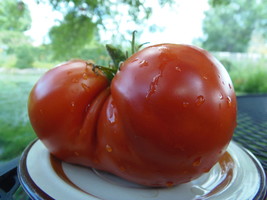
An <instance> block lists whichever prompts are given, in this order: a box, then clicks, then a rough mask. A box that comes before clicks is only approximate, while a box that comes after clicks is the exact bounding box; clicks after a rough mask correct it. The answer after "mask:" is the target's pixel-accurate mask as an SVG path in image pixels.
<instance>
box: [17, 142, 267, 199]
mask: <svg viewBox="0 0 267 200" xmlns="http://www.w3.org/2000/svg"><path fill="white" fill-rule="evenodd" d="M18 175H19V180H20V182H21V184H22V187H23V188H24V190H25V191H26V192H27V193H28V194H29V196H30V197H31V198H33V199H64V200H73V199H82V200H99V199H101V200H137V199H138V200H166V199H168V200H193V199H195V200H201V199H208V200H225V199H228V200H231V199H233V200H244V199H254V200H256V199H263V197H264V196H265V194H266V190H267V189H266V188H267V186H266V177H265V173H264V170H263V168H262V166H261V164H260V163H259V161H258V160H257V159H256V158H255V157H254V156H253V155H252V154H251V153H250V152H249V151H247V150H246V149H244V148H242V147H240V146H239V145H237V144H236V143H234V142H231V143H230V145H229V147H228V149H227V152H226V153H225V154H224V156H223V157H222V158H221V159H220V161H219V162H218V163H217V164H216V165H215V166H214V167H213V168H212V169H211V170H210V171H209V172H208V173H206V174H203V175H202V176H201V177H200V178H198V179H196V180H193V181H191V182H189V183H186V184H181V185H178V186H174V187H170V188H151V187H144V186H141V185H137V184H134V183H131V182H128V181H126V180H123V179H121V178H119V177H117V176H114V175H112V174H109V173H106V172H103V171H98V170H95V169H92V168H86V167H81V166H77V165H72V164H68V163H65V162H62V161H60V160H58V159H56V158H55V157H53V156H52V155H50V153H49V152H48V150H47V149H46V147H45V146H44V145H43V143H42V142H41V141H40V140H36V141H34V142H33V143H32V144H30V145H29V146H28V147H27V148H26V149H25V151H24V153H23V155H22V158H21V161H20V165H19V168H18Z"/></svg>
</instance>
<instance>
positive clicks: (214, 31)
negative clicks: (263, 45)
mask: <svg viewBox="0 0 267 200" xmlns="http://www.w3.org/2000/svg"><path fill="white" fill-rule="evenodd" d="M209 2H210V4H211V5H212V7H211V8H210V9H209V10H208V11H207V12H206V17H205V19H204V22H203V31H204V33H205V37H204V38H202V46H203V48H205V49H207V50H209V51H230V52H245V51H246V50H247V48H248V45H249V42H250V40H251V36H252V33H253V32H255V31H258V30H260V29H263V30H265V32H266V26H262V25H260V24H261V23H263V22H265V23H266V20H265V18H266V17H265V16H266V13H263V7H266V6H267V4H266V1H263V0H259V1H247V0H235V1H233V0H227V1H221V0H210V1H209ZM265 10H266V9H265ZM265 12H266V11H265Z"/></svg>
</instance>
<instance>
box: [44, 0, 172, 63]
mask: <svg viewBox="0 0 267 200" xmlns="http://www.w3.org/2000/svg"><path fill="white" fill-rule="evenodd" d="M158 2H159V4H160V5H161V6H163V5H165V4H167V3H169V4H171V3H172V2H174V1H173V0H159V1H158ZM50 3H51V4H52V5H53V7H54V9H56V10H59V11H61V12H62V13H63V14H64V16H65V17H64V19H63V20H62V21H60V24H59V25H58V26H55V27H53V28H52V29H51V31H50V34H49V35H50V39H51V42H52V50H53V52H54V54H55V58H56V59H67V58H68V59H69V58H71V57H78V56H79V55H80V53H81V49H82V48H85V47H86V46H87V45H88V44H89V43H90V41H92V39H95V40H99V39H98V38H99V34H98V30H99V29H100V28H101V29H103V30H105V31H108V30H110V29H113V30H116V29H117V28H118V27H119V26H120V25H121V24H120V21H119V20H118V19H119V18H120V17H122V16H123V15H122V13H124V14H125V13H126V12H125V11H127V13H128V16H129V17H130V18H129V20H131V22H132V21H134V22H135V23H136V24H142V23H144V21H145V20H146V19H148V18H149V16H150V15H151V12H152V8H151V7H146V6H145V1H144V0H135V1H132V0H119V1H113V0H50ZM155 3H156V2H155ZM128 16H127V17H128ZM110 27H113V28H110ZM114 27H115V28H114ZM132 31H133V30H132ZM117 35H120V33H119V32H118V33H117ZM122 38H123V37H122Z"/></svg>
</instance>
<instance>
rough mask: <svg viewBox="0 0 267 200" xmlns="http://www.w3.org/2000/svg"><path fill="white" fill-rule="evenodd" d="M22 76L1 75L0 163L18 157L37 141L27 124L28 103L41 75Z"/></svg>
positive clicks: (22, 74) (20, 74) (4, 73)
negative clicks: (31, 91) (32, 89)
mask: <svg viewBox="0 0 267 200" xmlns="http://www.w3.org/2000/svg"><path fill="white" fill-rule="evenodd" d="M22 72H23V71H22ZM22 72H21V73H11V72H9V73H7V72H5V71H1V73H0V111H1V112H0V125H1V128H0V160H6V159H10V158H13V157H16V156H18V155H20V154H21V152H22V151H23V149H24V148H25V147H26V146H27V145H28V144H29V142H31V141H32V140H33V139H34V138H35V137H36V136H35V134H34V132H33V130H32V128H31V126H30V123H29V120H28V114H27V99H28V95H29V91H30V90H31V88H32V87H33V84H34V83H35V81H36V80H37V78H38V77H39V76H40V74H29V73H27V74H24V73H22Z"/></svg>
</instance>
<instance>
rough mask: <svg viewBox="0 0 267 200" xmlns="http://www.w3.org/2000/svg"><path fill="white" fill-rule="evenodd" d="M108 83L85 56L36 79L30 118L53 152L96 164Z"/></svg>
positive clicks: (64, 158)
mask: <svg viewBox="0 0 267 200" xmlns="http://www.w3.org/2000/svg"><path fill="white" fill-rule="evenodd" d="M108 85H109V83H108V81H107V79H106V78H105V77H104V76H103V75H101V74H98V75H97V74H95V73H94V72H93V71H92V66H90V65H88V64H87V63H86V61H83V60H72V61H69V62H67V63H64V64H62V65H60V66H58V67H55V68H53V69H52V70H49V71H48V72H47V73H46V74H45V75H44V76H43V77H42V78H41V79H40V80H39V81H38V82H37V83H36V85H35V86H34V88H33V89H32V91H31V93H30V95H29V101H28V113H29V118H30V121H31V124H32V127H33V128H34V130H35V132H36V134H37V136H38V137H39V138H40V139H41V140H42V142H43V143H44V144H45V145H46V146H47V148H48V149H49V151H50V152H51V153H52V154H54V155H56V156H57V157H58V158H60V159H62V160H65V161H70V162H72V161H73V160H74V162H75V163H78V164H80V163H82V164H83V165H87V166H91V165H92V163H91V161H90V160H92V158H93V157H94V155H93V154H94V151H93V147H94V146H95V135H96V121H97V118H98V113H99V111H100V109H101V107H102V104H103V103H104V100H105V99H106V97H107V96H108V95H109V88H108ZM90 112H91V114H90V115H89V114H88V113H90ZM85 119H86V120H85ZM88 124H89V125H88ZM84 129H86V130H84Z"/></svg>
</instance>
